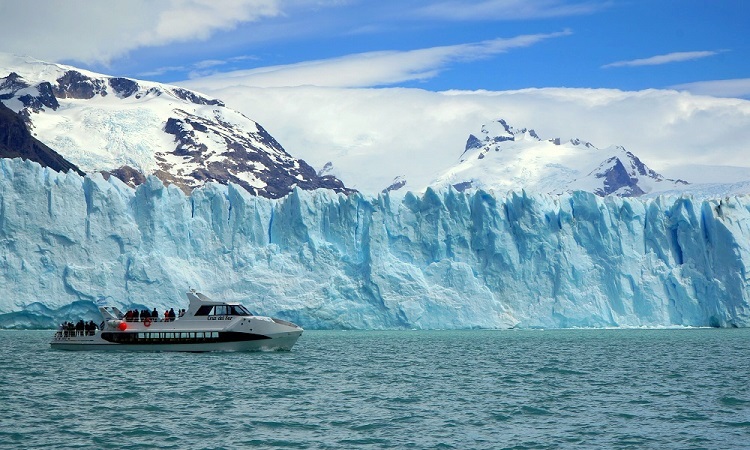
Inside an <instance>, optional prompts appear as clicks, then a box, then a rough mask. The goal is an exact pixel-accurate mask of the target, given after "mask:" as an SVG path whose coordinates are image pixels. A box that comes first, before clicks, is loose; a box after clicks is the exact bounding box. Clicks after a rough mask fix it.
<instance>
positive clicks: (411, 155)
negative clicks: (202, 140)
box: [206, 86, 750, 192]
mask: <svg viewBox="0 0 750 450" xmlns="http://www.w3.org/2000/svg"><path fill="white" fill-rule="evenodd" d="M206 93H207V94H209V95H214V96H216V97H218V98H221V99H223V100H225V101H226V102H227V104H228V106H229V107H232V108H235V109H237V110H239V111H241V112H243V113H244V114H245V115H247V116H248V117H250V118H252V119H254V120H257V121H258V122H259V123H260V124H261V125H263V126H264V127H265V128H266V129H267V130H268V131H269V132H270V133H271V134H272V135H273V136H274V137H275V138H277V139H278V140H279V142H281V144H282V145H283V146H284V148H286V149H287V151H289V152H290V153H291V154H293V155H295V156H298V157H301V158H303V159H305V160H306V161H308V162H309V163H310V164H312V165H313V167H316V168H321V167H323V165H324V164H325V163H326V162H328V161H332V162H333V163H334V167H335V168H336V172H335V173H336V174H337V175H338V176H340V177H341V178H342V179H343V181H344V182H345V183H346V184H347V185H350V186H353V187H355V188H358V189H361V190H363V191H367V192H373V191H379V190H380V189H382V188H384V187H386V186H388V185H389V184H390V182H391V181H392V180H393V178H394V177H396V176H398V175H406V176H407V179H408V184H407V186H408V187H409V188H410V189H420V188H421V187H423V186H424V185H426V184H428V183H429V182H430V181H432V178H433V177H434V176H436V175H437V174H438V173H440V172H442V171H444V170H445V169H447V168H448V167H450V166H452V165H453V164H455V163H456V162H457V160H458V157H459V156H460V155H461V153H462V152H463V150H464V146H465V144H466V139H467V138H468V136H469V134H470V133H478V132H479V129H480V127H481V125H482V124H484V123H488V122H489V121H492V120H495V119H497V118H505V119H506V120H508V121H509V123H510V124H511V125H514V126H516V127H527V128H534V129H535V130H536V131H537V133H538V134H539V136H540V137H542V138H543V139H546V138H554V137H561V138H563V139H570V138H574V137H578V138H581V139H584V140H587V141H590V142H592V143H593V144H594V145H596V146H597V147H600V148H604V147H607V146H610V145H623V146H625V147H626V148H627V149H628V150H631V151H633V152H634V153H635V154H636V155H638V156H639V157H641V158H642V160H643V161H644V162H645V163H646V164H647V165H649V166H650V167H652V168H653V169H654V170H657V171H661V172H664V173H665V175H672V176H680V174H682V173H684V172H681V171H677V172H670V170H673V168H674V167H676V166H678V165H680V164H685V163H686V162H690V163H693V164H710V165H729V166H740V167H748V166H750V163H749V162H748V159H747V149H748V147H747V142H750V101H746V100H740V99H718V98H711V97H705V96H694V95H691V94H689V93H686V92H676V91H658V90H647V91H640V92H622V91H618V90H604V89H551V88H550V89H528V90H520V91H504V92H482V91H480V92H465V91H455V92H443V93H437V92H429V91H425V90H421V89H404V88H387V89H339V88H319V87H288V88H251V87H243V86H233V87H230V86H226V87H223V88H216V89H211V90H209V91H208V92H206ZM706 130H710V132H707V131H706ZM716 173H721V172H716ZM723 173H726V172H723ZM717 181H723V180H717Z"/></svg>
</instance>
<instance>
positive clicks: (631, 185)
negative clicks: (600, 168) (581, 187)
mask: <svg viewBox="0 0 750 450" xmlns="http://www.w3.org/2000/svg"><path fill="white" fill-rule="evenodd" d="M605 164H611V167H610V168H609V169H607V170H606V171H605V172H604V173H599V174H597V175H596V177H597V178H604V188H603V189H597V190H595V191H594V194H596V195H599V196H602V197H603V196H605V195H609V194H612V193H614V192H616V191H617V190H620V189H622V188H626V189H622V191H623V192H622V194H621V196H622V197H638V196H640V195H643V194H645V192H643V190H642V189H641V188H640V187H639V186H638V178H634V177H631V176H630V174H629V173H628V170H627V169H626V168H625V166H624V165H623V164H622V161H620V159H619V158H616V157H613V158H610V159H608V160H607V161H606V162H605Z"/></svg>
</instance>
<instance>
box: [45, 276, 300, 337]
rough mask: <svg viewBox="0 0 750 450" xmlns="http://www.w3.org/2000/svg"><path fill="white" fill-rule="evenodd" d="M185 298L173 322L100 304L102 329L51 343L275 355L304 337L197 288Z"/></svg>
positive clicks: (70, 332) (69, 332)
mask: <svg viewBox="0 0 750 450" xmlns="http://www.w3.org/2000/svg"><path fill="white" fill-rule="evenodd" d="M187 297H188V300H189V301H190V305H189V306H188V308H187V310H186V311H185V312H184V314H183V315H181V316H180V317H175V318H169V317H165V318H159V317H143V318H141V319H138V318H129V317H126V315H125V314H123V313H122V312H121V311H120V310H119V309H117V308H116V307H114V306H101V307H99V311H100V312H101V314H102V317H103V319H104V320H103V321H102V323H101V324H100V325H99V326H94V325H93V324H92V326H91V327H88V326H87V327H85V329H80V328H82V327H78V328H79V329H70V328H65V327H61V328H60V329H59V330H58V331H57V332H56V333H55V336H54V338H53V339H52V342H50V345H51V346H52V348H55V349H61V350H130V351H178V352H180V351H181V352H211V351H271V350H291V349H292V346H294V344H295V343H296V342H297V339H298V338H299V337H300V335H302V331H303V330H302V328H301V327H299V326H297V325H295V324H293V323H291V322H287V321H285V320H281V319H276V318H272V317H264V316H255V315H253V314H251V313H250V312H249V311H248V310H247V309H246V308H245V307H244V306H242V305H241V304H240V303H233V302H220V301H213V300H211V299H210V298H208V297H206V296H205V295H203V294H201V293H199V292H195V291H194V290H191V291H190V292H188V293H187Z"/></svg>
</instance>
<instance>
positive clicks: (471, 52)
mask: <svg viewBox="0 0 750 450" xmlns="http://www.w3.org/2000/svg"><path fill="white" fill-rule="evenodd" d="M569 34H571V32H570V31H561V32H557V33H549V34H533V35H523V36H517V37H513V38H509V39H502V38H498V39H492V40H488V41H482V42H476V43H470V44H459V45H450V46H443V47H432V48H424V49H418V50H411V51H380V52H368V53H358V54H353V55H347V56H343V57H340V58H332V59H325V60H318V61H307V62H302V63H297V64H288V65H282V66H270V67H262V68H259V69H250V70H240V71H234V72H226V73H221V74H218V75H215V76H210V77H205V78H201V79H198V80H192V81H189V82H185V83H184V84H185V85H189V86H192V87H193V88H195V89H211V88H217V87H221V86H226V85H241V86H254V87H281V86H305V85H311V86H327V87H368V86H383V85H391V84H396V83H402V82H405V81H411V80H425V79H428V78H432V77H434V76H436V75H437V74H438V73H440V71H441V70H443V69H445V68H446V67H447V66H449V65H450V64H451V63H455V62H461V61H471V60H476V59H482V58H488V57H491V56H494V55H496V54H499V53H504V52H507V51H508V50H510V49H513V48H519V47H528V46H531V45H534V44H536V43H538V42H541V41H543V40H545V39H551V38H555V37H560V36H567V35H569Z"/></svg>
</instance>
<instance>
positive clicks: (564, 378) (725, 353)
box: [0, 329, 750, 449]
mask: <svg viewBox="0 0 750 450" xmlns="http://www.w3.org/2000/svg"><path fill="white" fill-rule="evenodd" d="M51 335H52V332H50V331H0V351H1V352H2V353H1V354H2V355H3V359H4V363H3V364H2V367H0V386H1V387H2V389H1V390H0V391H1V393H0V407H2V414H0V448H41V447H49V448H54V449H61V448H128V449H141V448H143V449H147V448H173V449H185V448H196V449H203V448H211V449H219V448H227V449H230V448H316V449H317V448H322V449H329V448H331V449H333V448H335V449H350V448H444V449H450V448H459V449H475V448H476V449H480V448H487V449H500V448H519V449H520V448H533V449H539V448H542V449H543V448H555V449H557V448H566V447H567V448H659V449H664V448H674V449H690V448H696V449H698V448H715V449H726V448H750V330H748V329H739V330H714V329H692V330H559V331H379V332H345V331H307V332H305V334H304V335H303V336H302V337H301V338H300V340H299V342H298V344H297V346H295V347H294V349H293V350H292V351H291V352H281V353H200V354H193V353H187V354H180V353H146V354H144V353H104V352H102V353H99V352H65V351H56V350H50V349H49V346H48V340H49V338H50V337H51Z"/></svg>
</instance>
